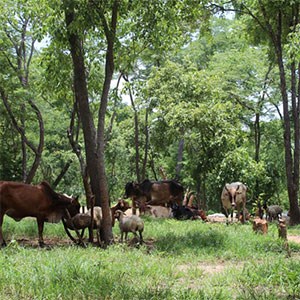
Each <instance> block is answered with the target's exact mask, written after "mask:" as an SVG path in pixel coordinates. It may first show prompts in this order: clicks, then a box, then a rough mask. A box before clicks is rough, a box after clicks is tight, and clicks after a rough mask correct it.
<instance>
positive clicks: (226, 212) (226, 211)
mask: <svg viewBox="0 0 300 300" xmlns="http://www.w3.org/2000/svg"><path fill="white" fill-rule="evenodd" d="M224 211H225V216H226V224H227V225H228V224H229V220H228V218H229V214H228V210H227V208H226V207H224Z"/></svg>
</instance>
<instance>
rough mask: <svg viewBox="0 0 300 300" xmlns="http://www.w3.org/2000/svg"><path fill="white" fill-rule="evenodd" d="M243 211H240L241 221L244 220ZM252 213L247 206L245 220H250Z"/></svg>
mask: <svg viewBox="0 0 300 300" xmlns="http://www.w3.org/2000/svg"><path fill="white" fill-rule="evenodd" d="M243 215H244V214H243V211H240V214H239V215H238V219H239V221H241V222H243ZM250 217H251V215H250V213H249V210H248V209H247V208H245V220H246V221H249V220H250Z"/></svg>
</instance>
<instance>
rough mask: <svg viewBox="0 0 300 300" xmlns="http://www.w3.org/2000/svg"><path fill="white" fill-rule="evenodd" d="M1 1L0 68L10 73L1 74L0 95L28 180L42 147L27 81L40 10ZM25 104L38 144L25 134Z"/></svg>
mask: <svg viewBox="0 0 300 300" xmlns="http://www.w3.org/2000/svg"><path fill="white" fill-rule="evenodd" d="M3 4H4V5H3V6H1V36H2V37H3V40H2V41H1V42H2V47H1V61H2V65H3V66H5V67H4V68H3V70H4V69H5V70H6V72H7V73H8V74H10V75H11V78H12V79H11V80H8V78H9V76H8V77H6V76H1V79H0V96H1V99H2V101H3V104H4V106H5V108H6V112H7V114H8V116H9V118H10V119H11V122H12V124H13V126H14V128H15V130H16V131H17V132H18V133H19V134H20V137H21V149H22V173H23V174H22V180H23V181H24V182H26V183H31V182H32V180H33V178H34V176H35V173H36V171H37V169H38V167H39V165H40V162H41V156H42V152H43V148H44V121H43V117H42V114H41V111H40V109H39V108H38V105H37V104H36V103H35V99H34V96H33V95H34V93H33V91H32V89H31V87H30V84H29V75H30V65H31V62H32V56H33V53H34V44H35V42H36V39H37V35H38V29H37V28H38V26H39V21H38V19H39V12H37V13H36V14H35V13H32V11H34V10H35V9H34V7H35V6H34V5H35V3H34V2H32V1H30V2H27V3H23V1H17V3H9V4H10V5H8V3H3ZM19 97H20V98H21V99H22V100H21V101H20V107H19V108H20V110H21V112H15V111H14V110H16V106H12V105H11V104H10V101H13V100H16V99H17V100H18V98H19ZM28 107H29V108H30V111H31V113H33V114H35V117H36V121H37V122H38V128H39V142H38V145H37V146H36V145H35V143H34V141H32V140H30V139H29V137H28V135H27V134H26V126H25V124H26V113H27V111H28ZM29 114H30V113H29ZM28 148H29V149H30V150H31V152H32V153H33V157H34V159H33V162H32V164H31V166H30V167H28V161H29V159H28V154H27V150H28Z"/></svg>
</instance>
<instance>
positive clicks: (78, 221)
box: [64, 206, 102, 244]
mask: <svg viewBox="0 0 300 300" xmlns="http://www.w3.org/2000/svg"><path fill="white" fill-rule="evenodd" d="M91 215H92V210H91V209H89V210H88V211H87V212H86V213H78V214H77V215H75V216H73V217H72V218H70V219H66V220H64V222H65V224H66V226H67V228H68V229H71V230H75V229H77V230H79V229H85V228H89V230H91V222H92V218H91ZM93 222H94V226H93V229H95V230H96V231H97V242H98V244H100V229H101V223H102V209H101V207H100V206H94V208H93ZM91 236H92V235H91V233H90V237H91ZM90 242H93V241H92V240H90Z"/></svg>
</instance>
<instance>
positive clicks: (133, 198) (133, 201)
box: [131, 196, 136, 215]
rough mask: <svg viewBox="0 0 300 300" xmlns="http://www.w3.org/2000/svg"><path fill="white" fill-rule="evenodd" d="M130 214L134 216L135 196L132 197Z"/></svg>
mask: <svg viewBox="0 0 300 300" xmlns="http://www.w3.org/2000/svg"><path fill="white" fill-rule="evenodd" d="M131 199H132V214H133V215H136V201H135V200H136V199H135V196H132V198H131Z"/></svg>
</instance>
